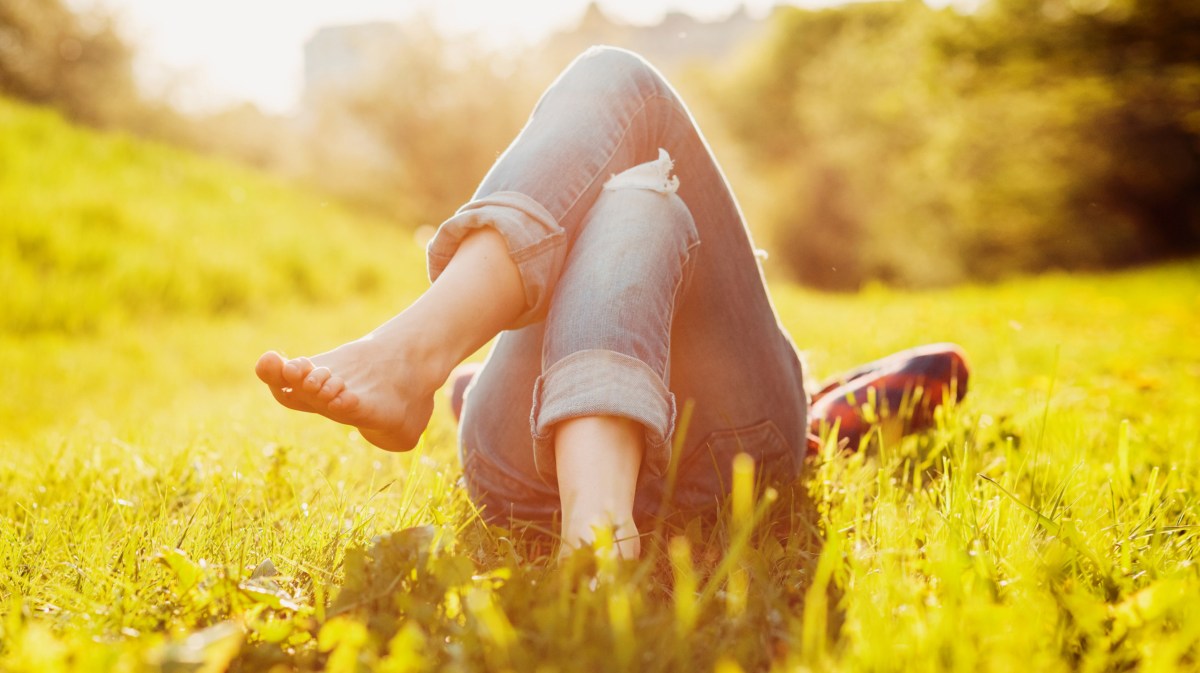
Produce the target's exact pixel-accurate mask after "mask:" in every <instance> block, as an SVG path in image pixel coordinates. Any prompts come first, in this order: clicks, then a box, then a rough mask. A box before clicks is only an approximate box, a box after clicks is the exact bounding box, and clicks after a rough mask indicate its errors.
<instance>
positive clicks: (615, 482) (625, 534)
mask: <svg viewBox="0 0 1200 673" xmlns="http://www.w3.org/2000/svg"><path fill="white" fill-rule="evenodd" d="M644 435H645V431H644V430H643V429H642V426H641V424H639V423H637V422H635V421H632V420H630V419H628V418H622V417H619V416H582V417H579V418H573V419H570V420H566V421H563V422H561V423H559V424H558V429H557V432H556V433H555V436H554V454H555V460H556V462H557V466H558V493H559V497H560V498H561V501H562V517H563V518H562V540H563V544H564V551H565V550H567V549H570V548H574V547H575V546H577V545H579V544H580V543H584V544H586V543H590V542H592V541H593V540H594V538H595V532H594V527H596V526H611V527H612V529H613V537H614V539H615V540H616V543H617V544H616V549H617V554H618V555H620V556H622V557H624V558H637V556H638V555H639V554H640V553H641V541H640V540H639V539H638V537H637V535H638V531H637V527H636V526H635V525H634V523H633V497H634V490H635V486H636V485H637V477H638V470H639V469H640V467H641V464H642V453H643V445H642V442H643V437H644Z"/></svg>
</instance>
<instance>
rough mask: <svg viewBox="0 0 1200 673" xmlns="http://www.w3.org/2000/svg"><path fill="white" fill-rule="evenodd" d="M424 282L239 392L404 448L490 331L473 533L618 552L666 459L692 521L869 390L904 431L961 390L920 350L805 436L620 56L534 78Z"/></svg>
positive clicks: (651, 501) (609, 54)
mask: <svg viewBox="0 0 1200 673" xmlns="http://www.w3.org/2000/svg"><path fill="white" fill-rule="evenodd" d="M428 265H429V276H430V279H431V281H432V285H431V286H430V288H429V289H428V290H427V291H426V292H425V293H424V294H423V295H422V296H421V297H420V298H419V299H417V301H416V302H414V303H413V304H412V305H411V306H409V307H407V308H406V309H404V310H403V311H402V312H401V313H400V314H398V315H397V316H395V317H394V318H392V319H391V320H389V321H387V322H386V323H384V324H383V325H381V326H380V327H379V328H377V329H375V330H374V331H372V332H371V333H370V334H367V335H366V336H364V337H362V338H360V339H357V340H355V341H351V342H349V343H346V344H343V345H341V346H339V347H337V348H335V349H333V350H331V351H329V352H326V353H322V354H321V355H317V356H314V357H312V358H306V357H301V358H294V359H286V358H284V357H283V356H282V355H280V354H279V353H277V352H274V351H272V352H268V353H265V354H264V355H263V356H262V357H261V358H260V359H259V360H258V364H257V367H256V371H257V374H258V376H259V378H260V379H262V381H263V382H265V383H266V384H267V385H268V387H269V388H270V390H271V393H272V394H273V395H274V396H275V399H276V400H278V401H279V403H280V404H282V405H284V406H285V407H288V408H289V409H296V410H299V411H308V412H313V413H318V414H321V415H323V416H326V417H328V418H330V419H332V420H334V421H337V422H339V423H345V424H348V425H352V426H354V427H356V428H358V430H359V432H361V433H362V436H363V437H364V438H366V439H367V441H369V442H371V443H372V444H374V445H376V446H378V447H380V448H382V449H386V450H388V451H406V450H409V449H411V448H412V447H413V446H415V445H416V443H417V440H418V438H419V437H420V435H421V432H422V431H423V430H424V428H425V426H426V425H427V424H428V422H429V419H430V415H431V414H432V412H433V405H434V395H435V393H436V391H437V390H438V389H439V388H440V387H441V386H442V385H443V384H444V383H445V382H446V381H447V379H448V378H449V376H450V375H451V372H452V371H453V370H454V368H455V366H456V365H458V364H459V363H460V362H461V361H462V360H463V359H464V358H466V357H467V356H469V355H470V354H471V353H473V352H475V351H476V350H477V349H479V348H480V347H482V346H483V345H484V344H486V343H487V342H488V341H490V340H491V339H492V338H493V337H496V336H497V335H499V339H497V341H496V343H495V346H494V347H493V348H492V351H491V353H490V355H489V356H488V358H487V361H486V363H485V364H484V365H483V367H482V369H480V370H479V371H478V373H477V375H475V376H474V377H473V380H472V381H471V385H470V388H469V391H468V392H467V394H466V396H465V402H464V403H463V405H462V418H461V426H460V433H459V434H460V437H459V440H460V453H461V457H462V463H463V475H464V480H465V482H466V486H467V490H468V493H469V494H470V497H471V498H472V500H473V501H474V502H475V503H476V504H477V505H478V506H479V507H480V508H481V511H482V513H483V516H484V517H485V518H487V519H488V520H491V521H497V522H506V523H507V522H512V521H524V522H534V523H541V524H546V525H555V523H557V524H558V526H559V530H560V536H561V539H562V541H563V543H564V544H565V545H566V546H567V547H574V546H578V545H580V544H585V543H588V542H590V541H591V540H592V539H593V538H594V528H595V527H596V526H611V527H612V528H613V529H614V535H615V538H616V539H617V541H618V542H617V551H618V553H620V554H621V555H622V556H625V557H636V556H638V555H639V553H640V549H641V543H640V539H639V536H638V530H639V524H640V523H641V522H644V521H645V520H646V519H647V518H648V517H652V516H654V515H655V513H656V508H657V507H658V506H659V504H660V503H661V502H662V501H663V490H664V488H665V485H666V481H667V479H666V477H667V473H668V466H669V465H671V462H672V451H673V450H674V447H678V450H679V451H680V455H679V456H677V457H676V461H677V465H676V467H677V472H676V478H675V483H674V489H673V491H672V492H671V503H670V504H671V506H672V508H673V509H674V510H676V511H680V510H682V511H703V510H706V509H709V508H711V507H712V506H713V505H714V504H715V503H716V502H717V501H719V499H720V498H721V497H722V496H723V495H724V491H725V489H726V487H727V485H728V484H729V483H730V471H731V467H730V464H731V460H732V458H733V456H734V455H736V454H737V453H739V452H745V453H748V454H750V455H751V456H752V457H753V458H754V460H755V464H756V465H757V466H758V469H759V472H760V475H761V476H762V478H763V479H764V480H765V481H768V482H771V481H773V482H781V483H788V482H792V481H794V480H795V478H796V476H797V475H798V474H799V472H800V470H801V468H802V466H803V462H804V458H805V455H806V453H807V451H808V450H809V448H808V447H809V445H810V442H811V440H810V436H809V432H810V429H818V428H819V427H820V426H821V425H822V424H825V423H829V422H832V421H833V420H835V419H837V420H838V421H839V422H840V425H841V428H842V429H843V430H845V431H846V434H847V435H848V438H849V439H851V440H853V444H854V446H857V444H858V442H857V437H858V435H859V434H861V433H862V432H863V430H864V428H863V426H862V418H861V416H860V415H859V413H858V409H857V408H856V406H855V405H854V404H852V403H851V402H850V400H855V399H856V400H858V402H859V403H861V401H863V400H864V399H866V398H865V396H864V395H863V393H864V392H865V391H866V390H867V388H868V387H875V388H876V390H877V394H876V395H875V397H876V399H880V400H882V399H887V400H889V401H890V403H891V404H893V405H898V404H899V402H900V397H901V396H903V397H905V398H906V399H913V397H912V394H913V392H914V391H916V390H917V389H922V390H924V391H926V392H925V394H924V396H923V397H921V398H920V399H919V402H920V404H918V405H916V406H915V407H914V408H913V411H914V413H910V414H908V415H907V418H908V422H909V425H910V426H911V427H910V429H912V428H919V427H923V426H925V425H928V423H929V419H930V418H931V417H932V414H931V411H932V408H933V407H934V406H936V405H937V404H939V403H941V402H942V401H943V399H944V398H945V397H946V396H947V395H951V394H953V395H955V396H957V397H961V395H962V394H963V393H965V391H966V375H967V371H966V365H965V361H964V359H963V357H962V355H961V353H960V352H959V351H958V349H957V348H954V347H952V346H934V347H927V348H926V349H924V350H921V351H916V352H911V353H904V354H899V355H897V356H894V357H893V358H891V359H886V360H883V361H880V362H877V363H873V364H872V365H869V366H867V367H865V368H860V369H859V370H856V371H855V372H851V373H850V375H848V376H846V377H844V378H843V379H840V380H839V381H838V382H837V383H835V384H834V385H832V386H829V387H827V388H826V389H825V390H823V394H822V395H820V396H819V398H818V399H817V400H816V401H815V402H813V405H812V410H811V412H812V414H811V415H812V419H811V420H810V418H809V416H810V408H809V403H810V400H809V396H808V395H807V393H806V391H805V387H804V376H803V372H802V368H801V364H800V359H799V357H798V356H797V352H796V348H795V346H794V344H793V343H792V340H791V339H790V338H789V336H788V334H787V333H786V332H785V331H784V330H783V328H782V327H781V326H780V324H779V320H778V317H777V316H776V314H775V310H774V308H773V307H772V305H771V302H770V299H769V298H768V295H767V290H766V286H765V283H764V280H763V277H762V273H761V270H760V267H759V265H758V262H757V260H756V258H755V253H754V247H753V245H752V244H751V240H750V236H749V233H748V231H747V229H746V226H745V223H744V222H743V219H742V215H741V212H740V210H739V208H738V205H737V202H736V201H735V199H734V196H733V194H732V193H731V191H730V188H729V185H728V184H727V183H726V181H725V178H724V176H723V175H722V173H721V169H720V168H719V166H718V165H717V162H716V160H715V159H714V158H713V155H712V153H711V152H710V150H709V148H708V145H707V143H706V142H705V140H704V137H703V136H702V135H701V133H700V130H699V129H698V128H697V126H696V123H695V121H694V120H693V118H692V116H691V114H690V113H689V112H688V110H687V108H686V107H685V106H684V104H683V102H682V101H681V100H680V98H679V96H678V95H677V94H676V93H675V91H674V90H673V89H672V88H671V86H670V85H669V84H668V83H667V81H666V80H665V79H664V78H663V76H662V75H661V74H659V73H658V71H657V70H655V69H654V68H653V67H652V66H651V65H649V64H648V63H647V62H646V61H645V60H643V59H642V58H640V57H639V56H637V55H635V54H633V53H631V52H628V51H624V50H620V49H615V48H609V47H602V48H592V49H589V50H588V51H586V52H584V53H583V54H582V55H581V56H579V57H578V58H577V59H576V60H575V61H574V62H573V63H572V64H571V65H570V66H569V67H568V68H567V69H566V70H565V71H564V72H563V73H562V74H561V75H560V76H559V77H558V78H557V79H556V80H555V82H554V83H553V84H552V85H551V86H550V88H549V89H548V90H547V91H546V92H545V93H544V94H543V95H542V98H541V100H540V101H539V102H538V104H537V106H536V107H535V109H534V111H533V114H532V116H531V117H530V119H529V121H528V123H527V124H526V126H525V128H524V129H523V130H522V131H521V133H520V134H519V135H518V136H517V138H516V139H515V140H514V141H513V143H512V145H511V146H510V147H509V148H508V149H507V150H506V151H505V152H504V154H503V155H501V156H500V158H499V159H498V160H497V161H496V163H495V165H493V166H492V168H491V170H490V171H489V172H488V174H487V175H486V177H485V178H484V179H483V183H482V184H481V185H480V187H479V189H478V191H477V192H476V193H475V195H474V197H473V199H472V200H471V201H470V202H469V203H467V204H466V205H464V206H463V207H462V208H461V209H459V210H458V212H457V213H456V214H455V215H454V216H453V217H451V218H450V219H448V220H446V221H445V222H443V223H442V225H441V226H440V228H439V229H438V231H437V233H436V235H435V236H434V238H433V240H432V241H431V242H430V244H429V248H428ZM856 392H857V393H858V396H855V395H853V393H856ZM685 401H686V402H687V403H689V404H691V405H692V409H693V413H692V414H691V415H690V421H689V422H688V424H687V427H686V428H683V427H679V426H678V425H677V423H678V421H679V418H680V411H681V408H682V405H683V404H684V403H685ZM895 408H896V407H895V406H894V407H893V409H895ZM851 426H853V427H851ZM898 429H899V430H903V429H904V428H902V427H898ZM676 435H679V436H678V437H677V436H676ZM642 529H643V530H644V525H642Z"/></svg>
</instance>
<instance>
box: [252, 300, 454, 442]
mask: <svg viewBox="0 0 1200 673" xmlns="http://www.w3.org/2000/svg"><path fill="white" fill-rule="evenodd" d="M416 342H417V340H416V339H414V338H412V335H411V334H408V333H406V332H405V330H404V329H403V328H401V327H398V326H396V325H394V324H391V323H389V324H387V325H384V326H383V327H381V328H380V329H378V330H376V331H375V332H372V333H371V334H369V335H367V336H366V337H363V338H362V339H358V340H356V341H351V342H349V343H346V344H343V345H341V346H339V347H337V348H335V349H333V350H331V351H329V352H326V353H322V354H321V355H317V356H314V357H312V358H304V357H302V358H294V359H291V360H288V359H285V358H284V357H283V356H282V355H280V354H279V353H276V352H275V351H269V352H267V353H264V354H263V355H262V357H260V358H259V359H258V364H257V365H256V366H255V372H256V373H257V374H258V378H260V379H262V381H263V383H266V384H267V386H268V387H269V388H270V390H271V394H272V395H274V396H275V399H276V400H277V401H278V402H279V403H280V404H282V405H283V406H285V407H287V408H289V409H295V410H297V411H307V412H311V413H316V414H320V415H322V416H325V417H326V418H329V419H331V420H334V421H337V422H338V423H345V424H346V425H352V426H354V427H356V428H358V431H359V433H361V434H362V436H363V438H365V439H366V440H367V441H368V442H371V443H372V444H374V445H375V446H378V447H379V448H381V449H385V450H387V451H408V450H410V449H412V448H413V447H414V446H416V444H417V441H418V440H419V439H420V437H421V432H422V431H424V429H425V426H426V425H428V424H429V418H430V416H431V415H432V413H433V398H434V393H435V392H436V391H437V389H438V387H439V386H441V384H442V383H443V382H444V381H445V378H446V374H445V373H444V372H443V371H442V370H446V371H448V367H447V366H446V365H444V364H442V363H441V362H439V361H438V358H436V357H435V356H434V355H432V354H429V353H428V352H423V351H422V349H421V348H418V347H415V346H414V344H415V343H416Z"/></svg>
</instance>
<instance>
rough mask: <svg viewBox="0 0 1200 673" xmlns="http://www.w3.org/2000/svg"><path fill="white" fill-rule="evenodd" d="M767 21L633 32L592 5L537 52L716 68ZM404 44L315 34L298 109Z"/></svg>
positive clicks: (674, 15)
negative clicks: (596, 48)
mask: <svg viewBox="0 0 1200 673" xmlns="http://www.w3.org/2000/svg"><path fill="white" fill-rule="evenodd" d="M766 24H767V21H766V20H763V19H755V18H753V17H751V16H750V14H749V13H747V12H746V9H745V7H741V8H739V9H738V11H736V12H734V13H733V14H731V15H729V16H728V17H726V18H725V19H722V20H719V21H700V20H698V19H696V18H695V17H693V16H691V15H689V14H684V13H682V12H670V13H668V14H667V15H666V16H664V17H663V19H662V21H660V22H659V23H657V24H654V25H650V26H635V25H630V24H626V23H621V22H619V21H614V20H613V19H611V18H609V17H608V16H607V15H606V14H605V13H604V12H603V11H602V10H601V9H600V7H599V6H598V5H596V3H594V2H593V3H592V4H590V5H588V8H587V10H586V11H585V12H584V14H583V17H582V18H581V19H580V21H579V24H578V25H577V26H576V27H575V28H574V29H572V30H567V31H561V32H558V33H555V34H553V35H551V36H550V37H548V38H547V39H546V41H545V43H544V44H543V46H542V48H543V49H545V50H546V51H547V52H548V53H550V54H551V55H553V56H555V57H557V58H559V59H563V58H569V57H570V56H572V55H574V54H576V53H578V52H580V51H582V50H583V49H585V48H586V47H589V46H591V45H593V44H610V45H615V46H619V47H625V48H627V49H632V50H633V51H636V52H638V53H640V54H642V55H643V56H645V57H646V58H647V59H649V60H650V61H651V62H652V63H654V64H655V65H657V66H658V67H659V68H661V69H663V70H665V71H668V72H670V71H672V70H675V69H677V68H679V67H682V66H685V65H687V64H688V63H690V62H694V61H707V62H717V61H723V60H726V59H728V58H730V57H732V56H733V55H734V54H735V53H736V52H737V50H738V48H740V47H741V46H743V45H745V44H747V43H749V42H752V41H754V40H756V39H758V38H759V37H761V36H762V34H763V33H764V31H765V29H766ZM403 39H404V30H403V29H402V27H401V26H400V25H398V24H395V23H385V22H379V23H366V24H358V25H350V26H327V27H324V28H321V29H320V30H318V31H317V32H316V34H315V35H313V36H312V38H310V39H309V40H308V42H306V43H305V45H304V106H305V107H311V106H312V104H313V102H314V101H315V100H316V99H315V98H314V97H318V96H320V95H321V93H322V92H323V91H328V90H329V89H330V88H333V89H337V88H340V87H344V86H346V85H347V84H350V83H353V82H355V81H359V80H360V78H362V77H364V76H366V75H368V74H369V73H370V71H371V67H372V65H373V64H374V63H377V62H378V61H379V59H380V58H381V57H382V56H383V54H384V53H385V52H386V50H387V49H388V48H389V46H390V45H394V44H396V42H397V41H398V40H403Z"/></svg>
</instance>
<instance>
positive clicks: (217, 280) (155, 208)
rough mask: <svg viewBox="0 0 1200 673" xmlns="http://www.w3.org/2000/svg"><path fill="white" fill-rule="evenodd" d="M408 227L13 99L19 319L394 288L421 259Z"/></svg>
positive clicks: (9, 215)
mask: <svg viewBox="0 0 1200 673" xmlns="http://www.w3.org/2000/svg"><path fill="white" fill-rule="evenodd" d="M395 229H396V228H395V227H392V226H391V225H389V224H388V223H384V222H378V221H377V222H366V221H364V220H363V218H352V217H351V216H350V215H349V214H348V213H347V212H346V211H345V210H344V209H342V208H339V207H338V206H337V205H336V204H331V203H329V202H328V201H326V200H325V199H323V198H322V197H320V196H318V195H304V194H299V193H297V191H296V190H295V189H292V188H289V187H288V186H287V185H284V184H282V183H280V182H278V181H276V180H272V179H269V178H265V177H263V176H262V175H259V174H256V173H252V172H250V171H247V170H244V169H241V168H237V167H234V166H232V165H228V164H224V163H220V162H216V161H209V160H204V159H200V158H197V157H195V156H192V155H189V154H186V153H183V152H180V151H178V150H175V149H171V148H168V147H165V146H159V145H154V144H150V143H146V142H141V141H137V140H135V139H132V138H130V137H128V136H125V135H120V134H111V135H98V134H95V133H92V132H87V131H84V130H80V129H75V128H72V127H71V126H69V125H68V124H67V123H66V122H64V121H63V120H62V119H61V118H60V117H59V116H58V115H57V114H56V113H53V112H50V111H46V110H40V109H35V108H30V107H28V106H25V105H22V104H17V103H14V102H11V101H7V100H2V99H0V286H3V287H4V290H5V292H4V294H5V296H4V300H3V302H0V330H3V331H5V332H9V333H18V334H24V333H31V332H39V331H51V332H58V333H77V332H86V331H92V330H95V329H97V328H98V327H100V326H102V325H104V324H107V323H114V324H124V323H126V322H127V321H129V320H131V319H135V318H144V317H148V316H156V315H157V316H164V315H165V316H178V315H181V314H182V315H223V314H231V313H233V314H240V315H250V314H252V313H253V312H255V311H258V310H261V309H262V308H263V307H264V306H265V305H267V304H268V303H270V302H275V301H281V300H293V299H301V300H306V301H332V300H342V299H346V298H348V297H350V296H352V295H359V294H364V293H370V292H375V291H378V290H380V289H383V288H387V287H391V288H394V287H396V284H397V283H399V282H400V279H401V278H410V277H411V272H412V271H413V267H414V266H415V265H419V264H420V263H421V262H420V259H421V258H420V255H419V254H417V253H416V252H415V251H414V246H412V245H411V244H410V239H409V238H408V237H407V236H405V235H404V234H403V233H402V232H400V231H398V230H395ZM333 269H336V273H333V272H331V271H330V270H333Z"/></svg>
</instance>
